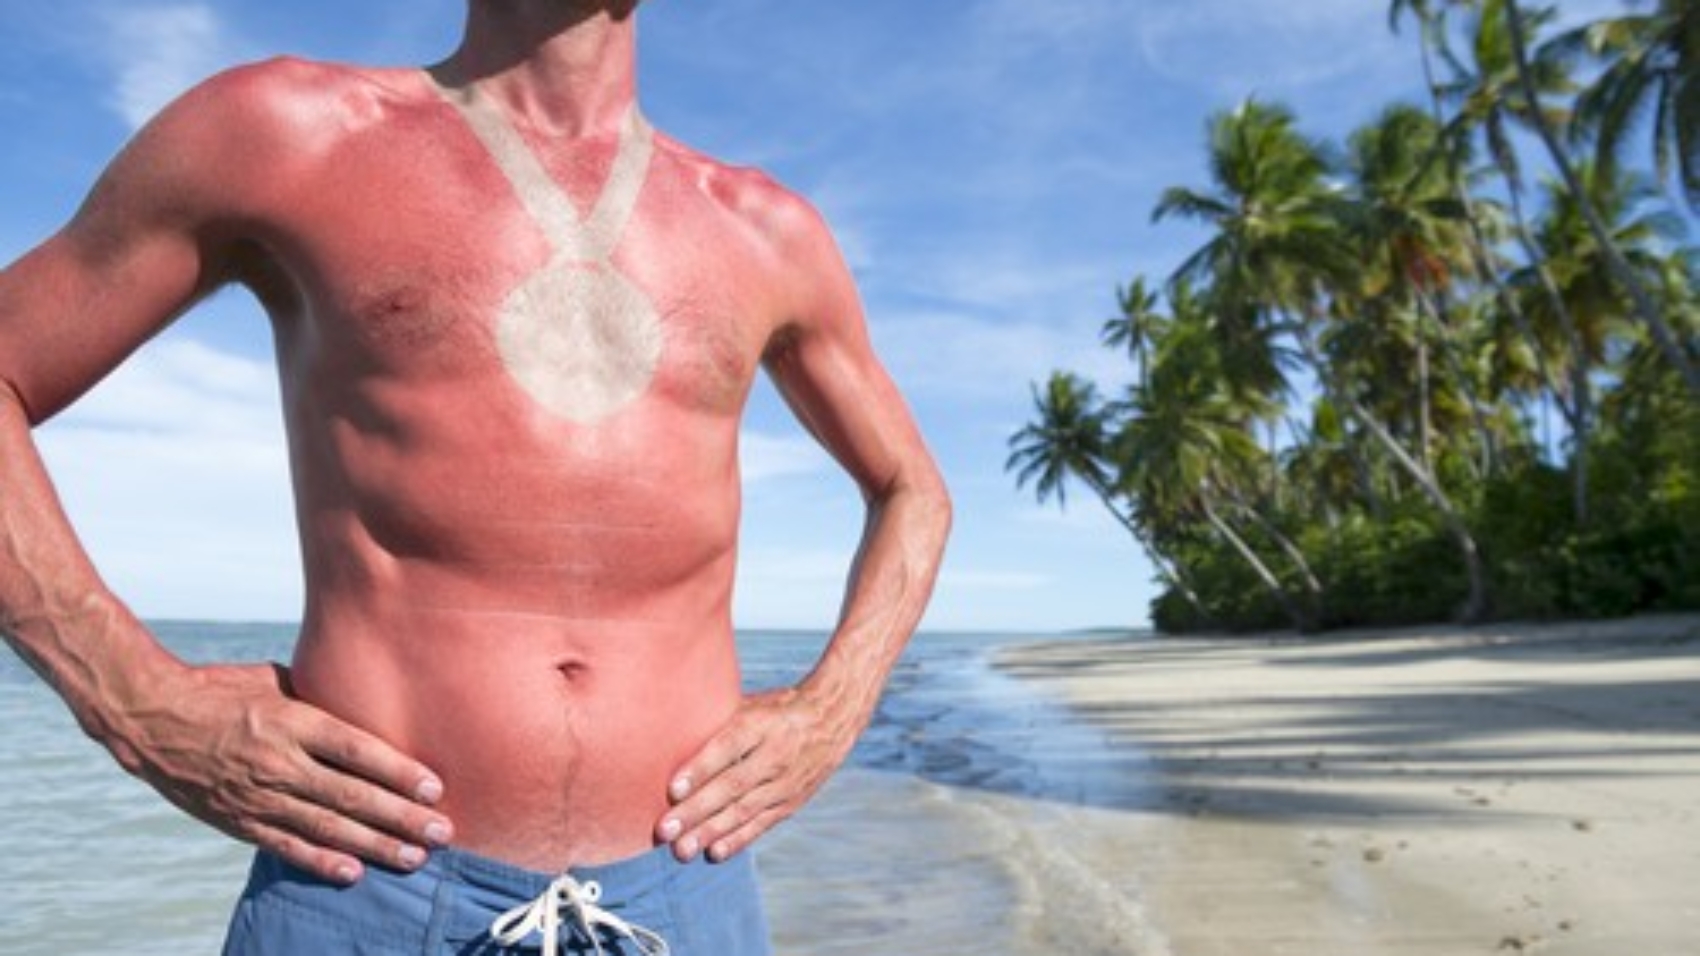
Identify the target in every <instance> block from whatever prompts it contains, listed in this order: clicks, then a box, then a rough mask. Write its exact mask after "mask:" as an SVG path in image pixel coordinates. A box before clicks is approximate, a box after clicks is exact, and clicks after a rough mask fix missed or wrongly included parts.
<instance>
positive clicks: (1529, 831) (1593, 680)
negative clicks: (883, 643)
mask: <svg viewBox="0 0 1700 956" xmlns="http://www.w3.org/2000/svg"><path fill="white" fill-rule="evenodd" d="M999 665H1000V666H1001V667H1002V668H1003V669H1004V670H1005V671H1006V672H1007V673H1009V674H1011V675H1013V676H1015V677H1017V678H1019V679H1022V680H1025V681H1030V682H1032V683H1033V685H1034V686H1037V687H1040V688H1042V689H1044V690H1045V691H1047V692H1049V693H1053V694H1055V695H1057V696H1058V697H1059V698H1060V699H1063V700H1066V701H1068V702H1069V704H1070V705H1071V706H1072V707H1074V708H1076V709H1077V710H1078V712H1079V713H1080V714H1082V715H1084V716H1085V717H1086V718H1088V719H1089V720H1090V721H1091V722H1092V723H1093V724H1095V725H1097V726H1098V727H1100V728H1102V730H1103V731H1104V733H1105V734H1107V735H1108V736H1109V737H1110V739H1111V740H1112V741H1113V742H1114V743H1115V744H1116V745H1118V746H1122V747H1127V748H1138V749H1139V750H1141V751H1143V753H1144V754H1145V755H1146V756H1147V757H1149V759H1150V760H1151V762H1152V767H1153V770H1154V773H1155V779H1156V787H1155V789H1154V791H1153V792H1152V793H1150V794H1149V795H1148V796H1147V798H1146V799H1145V800H1143V801H1137V802H1139V803H1143V805H1142V806H1140V805H1132V803H1131V802H1130V804H1129V805H1127V806H1124V807H1121V808H1119V812H1116V813H1114V814H1113V815H1112V816H1113V819H1110V820H1107V821H1106V820H1102V819H1098V817H1102V816H1103V814H1098V815H1097V816H1093V815H1090V814H1086V815H1083V816H1082V818H1081V819H1080V820H1079V821H1078V824H1079V825H1078V827H1077V828H1076V829H1075V830H1074V831H1073V832H1075V833H1076V841H1077V842H1078V843H1079V844H1081V846H1080V848H1079V849H1080V852H1081V853H1082V854H1084V858H1085V859H1088V860H1089V861H1090V863H1091V865H1092V866H1093V868H1094V869H1097V870H1099V871H1101V872H1103V873H1106V874H1108V873H1114V874H1115V875H1116V883H1118V884H1120V885H1122V886H1125V887H1127V891H1128V893H1129V894H1131V896H1130V898H1134V899H1135V900H1136V902H1137V905H1138V907H1139V909H1140V912H1141V917H1142V919H1141V922H1142V923H1143V924H1144V931H1143V932H1141V934H1140V936H1141V937H1142V938H1141V939H1140V940H1139V942H1138V944H1137V945H1136V946H1131V947H1130V948H1128V949H1126V950H1124V951H1125V952H1129V953H1137V954H1139V956H1164V954H1172V956H1283V954H1295V956H1298V954H1302V956H1380V954H1389V956H1466V954H1503V953H1543V954H1551V956H1630V954H1633V956H1685V954H1687V956H1692V954H1700V616H1670V617H1661V618H1640V619H1634V620H1628V621H1615V622H1598V623H1583V624H1564V625H1550V626H1547V625H1511V626H1501V627H1489V628H1482V629H1476V630H1445V629H1436V628H1429V629H1416V630H1409V631H1383V632H1358V633H1343V634H1335V635H1330V636H1328V637H1325V638H1320V639H1305V640H1298V639H1292V638H1259V639H1247V638H1233V639H1220V640H1207V639H1186V640H1127V639H1122V640H1089V641H1078V642H1075V641H1070V642H1062V643H1059V642H1052V643H1048V644H1042V645H1035V646H1032V647H1021V648H1014V649H1010V650H1007V651H1005V652H1003V653H1002V654H1000V656H999ZM1058 832H1068V831H1058Z"/></svg>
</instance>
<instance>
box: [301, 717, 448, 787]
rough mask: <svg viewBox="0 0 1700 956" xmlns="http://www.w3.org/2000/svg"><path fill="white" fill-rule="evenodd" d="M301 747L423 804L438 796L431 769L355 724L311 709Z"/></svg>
mask: <svg viewBox="0 0 1700 956" xmlns="http://www.w3.org/2000/svg"><path fill="white" fill-rule="evenodd" d="M314 713H315V715H316V717H317V719H316V720H314V721H313V722H312V725H311V726H310V727H309V732H308V734H307V736H306V738H305V740H304V742H303V746H304V747H305V748H306V750H307V752H308V753H309V754H311V755H312V756H313V758H314V759H316V760H318V761H320V762H322V763H325V764H328V765H329V766H332V767H336V768H338V769H341V770H344V771H346V772H348V773H351V774H355V775H357V776H360V777H363V778H365V779H367V780H370V781H371V782H373V783H375V784H378V785H379V786H382V787H384V788H386V789H388V790H389V791H391V792H392V793H397V794H401V795H402V796H405V797H407V798H408V799H410V800H412V801H414V802H416V803H418V804H421V805H423V806H432V805H434V804H436V802H437V801H438V800H440V799H442V796H443V782H442V779H441V778H439V777H438V776H437V775H436V774H435V773H433V772H432V771H431V768H429V767H427V766H425V765H424V764H422V763H420V762H419V761H417V760H414V759H413V758H412V757H409V756H407V755H406V754H404V753H402V752H401V751H399V750H397V749H395V748H394V747H392V746H390V745H389V744H388V743H385V742H384V741H383V740H382V739H380V738H378V737H376V736H374V735H372V734H369V733H367V732H365V731H363V730H361V729H359V728H358V727H355V726H353V725H351V724H347V723H344V722H342V721H340V720H337V719H336V718H335V717H332V716H330V715H328V714H324V713H321V712H316V711H315V712H314Z"/></svg>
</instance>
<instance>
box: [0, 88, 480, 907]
mask: <svg viewBox="0 0 1700 956" xmlns="http://www.w3.org/2000/svg"><path fill="white" fill-rule="evenodd" d="M267 69H268V68H266V67H261V68H252V69H250V70H245V71H237V72H236V73H233V74H229V75H226V76H225V77H221V78H219V79H217V80H214V81H212V82H211V83H209V84H207V85H205V86H203V87H202V88H201V89H199V90H197V91H195V92H194V93H191V94H190V95H189V96H188V97H186V98H185V99H184V100H183V101H180V102H179V103H177V104H175V105H173V106H172V107H170V108H168V109H167V110H166V111H165V113H163V114H162V115H161V117H160V118H159V119H158V120H156V121H155V122H154V123H153V124H150V126H149V127H148V128H147V129H145V130H144V131H143V132H142V133H141V134H139V135H138V137H137V139H136V140H135V142H133V143H132V144H131V145H130V146H129V147H128V148H127V149H126V150H125V151H124V152H123V153H122V154H121V155H120V156H119V157H118V159H117V160H115V161H114V163H113V165H112V167H111V168H110V169H109V170H108V171H107V173H106V174H105V175H104V176H103V177H102V179H101V181H100V183H99V184H98V185H97V186H96V188H95V190H94V191H93V193H92V194H91V195H90V197H89V199H88V201H87V202H86V203H85V204H84V206H83V208H82V209H81V210H79V211H78V213H77V215H76V217H75V218H74V219H73V220H72V222H71V223H70V224H69V225H68V226H66V228H65V229H64V230H63V231H62V232H60V233H59V234H58V235H56V236H54V237H53V238H51V239H50V240H48V241H47V242H46V243H44V244H43V245H42V246H40V247H39V248H37V249H36V250H34V251H33V252H31V253H30V254H28V255H26V256H25V257H24V258H22V259H20V260H19V261H18V262H16V263H14V264H13V265H11V266H10V267H8V268H6V269H5V270H3V271H0V635H3V636H4V637H5V639H6V642H7V643H8V644H9V645H10V646H11V647H12V648H13V649H14V650H15V651H16V652H17V653H18V654H19V655H20V656H21V657H22V658H23V659H24V660H25V661H27V662H28V663H29V665H30V666H31V667H32V668H33V669H34V670H35V671H36V672H37V673H38V674H40V675H41V676H42V677H43V679H45V680H46V681H47V682H48V683H49V684H50V685H52V686H53V688H54V689H55V690H56V691H58V693H59V694H60V696H61V697H62V698H63V699H64V700H65V702H66V704H67V706H69V707H70V709H71V711H72V713H73V714H74V715H75V716H76V719H77V721H78V723H79V724H80V725H81V726H82V728H83V729H84V730H85V731H86V732H87V733H88V734H89V735H90V736H91V737H93V738H94V739H96V740H97V741H99V742H100V743H102V744H103V745H105V746H106V747H107V748H108V749H109V750H110V751H111V752H112V754H113V755H114V757H115V758H116V759H117V760H118V761H119V762H120V763H121V764H122V765H123V766H124V767H125V768H126V769H127V770H129V771H130V772H132V773H134V774H136V775H138V776H140V777H142V778H143V779H145V780H146V781H147V782H149V783H150V784H152V785H153V786H154V787H155V788H156V789H157V790H159V792H160V793H161V794H163V795H164V796H165V797H167V798H168V799H169V800H171V801H172V802H173V803H175V804H176V805H178V806H179V807H180V808H182V809H184V810H186V811H187V812H189V813H191V814H192V815H194V816H195V817H197V818H199V819H201V820H203V821H205V822H207V823H209V824H212V825H213V826H216V827H218V828H219V829H221V830H223V831H225V832H226V833H229V834H231V835H233V836H236V837H238V838H241V839H244V840H247V841H249V842H253V843H255V844H258V845H260V846H263V847H265V848H267V849H270V850H272V851H274V852H277V853H278V854H279V855H281V856H283V857H284V858H285V859H287V860H288V861H290V862H291V863H293V864H295V865H297V866H300V867H302V868H304V869H306V870H309V871H311V872H313V873H316V874H318V875H319V876H321V877H324V878H326V879H332V880H339V881H344V882H349V881H352V880H354V879H358V878H359V876H360V873H361V864H360V860H361V859H365V860H372V861H375V862H379V863H382V864H384V865H387V866H395V867H400V868H403V869H411V868H413V867H414V866H416V865H417V864H418V862H420V861H422V859H423V851H424V849H425V848H426V847H428V846H431V845H434V844H438V843H442V842H446V841H447V840H448V839H449V836H450V833H449V829H448V827H449V824H448V821H447V820H445V819H443V818H442V817H441V816H440V815H439V814H437V813H435V812H434V811H432V810H431V809H430V805H431V804H432V803H434V802H435V801H436V800H437V799H438V797H439V796H440V794H441V784H440V782H438V781H437V779H436V777H435V776H434V775H433V774H432V773H431V772H430V771H429V770H428V769H427V768H425V767H424V766H422V765H420V764H419V763H418V762H417V761H414V760H412V759H411V758H409V757H407V756H405V755H403V754H401V753H399V752H396V751H395V750H394V749H393V748H391V747H389V746H388V745H387V744H385V743H384V742H382V741H380V740H378V739H377V738H375V737H372V736H370V735H368V734H365V733H364V732H362V731H360V730H359V729H358V728H354V727H351V726H349V725H347V724H344V723H342V722H340V721H338V720H336V719H334V718H332V717H331V716H330V715H328V714H325V713H324V712H322V711H320V710H318V709H316V708H313V707H310V706H308V705H306V704H304V703H302V702H300V701H298V700H296V699H294V698H293V696H292V694H291V693H290V688H289V684H288V677H287V673H286V672H285V671H283V670H282V669H281V668H275V667H270V666H255V667H222V666H221V667H190V666H187V665H185V664H184V663H182V662H181V661H179V660H178V659H177V658H175V657H174V656H173V655H171V654H170V653H169V652H168V651H167V650H166V649H165V648H163V647H162V646H161V645H160V644H159V642H158V641H157V640H156V639H155V638H154V637H153V636H152V635H151V634H150V633H149V632H148V630H147V629H146V627H145V626H143V624H142V623H141V622H140V621H139V620H137V619H136V617H135V616H134V615H133V614H132V613H131V612H130V611H129V610H128V608H127V607H126V606H125V605H124V603H123V602H122V601H120V600H119V599H118V598H117V597H116V596H115V595H113V594H112V592H111V591H110V590H109V589H108V588H107V587H106V585H105V584H104V583H103V582H102V580H101V578H100V576H99V574H98V572H97V571H96V570H95V568H94V566H93V564H92V562H91V561H90V559H89V557H88V555H87V554H86V553H85V551H84V549H83V548H82V546H81V545H80V543H79V542H78V540H77V538H76V535H75V533H74V532H73V530H72V528H71V525H70V523H69V521H68V520H67V518H66V516H65V513H64V511H63V509H62V507H61V506H60V503H59V500H58V497H57V495H56V493H55V491H54V489H53V486H52V483H51V481H50V479H49V477H48V475H47V472H46V469H45V467H44V466H43V464H42V460H41V457H40V454H39V452H38V451H37V449H36V446H35V444H34V441H33V438H32V435H31V429H32V428H33V427H34V426H35V425H37V424H40V423H41V422H42V421H44V420H46V419H47V418H49V417H51V416H52V415H53V414H55V413H57V412H58V411H59V410H60V409H62V408H64V407H65V406H66V405H68V404H69V403H71V402H72V401H74V400H75V399H76V398H77V397H78V396H80V395H81V394H82V393H83V392H84V391H86V390H87V389H88V388H89V387H91V386H92V385H93V384H94V383H95V382H96V381H98V380H99V379H100V378H101V377H103V376H104V375H105V374H106V373H107V372H109V371H110V370H111V369H112V368H113V367H114V366H116V365H117V364H118V363H119V362H120V361H122V360H123V358H124V357H125V356H127V355H128V354H129V353H130V352H132V351H133V350H134V349H136V348H137V347H139V346H140V345H141V343H143V342H144V341H146V340H147V339H148V338H149V337H150V336H152V335H153V334H154V333H156V332H157V331H158V330H159V329H161V328H162V327H163V326H164V325H166V324H167V323H169V322H170V321H171V320H172V319H173V318H175V317H176V316H177V315H178V314H179V313H181V312H182V311H183V310H184V309H186V308H188V307H189V306H190V305H191V304H192V303H193V302H195V301H196V300H197V299H198V298H200V297H201V296H203V295H205V294H206V293H207V292H209V291H211V290H212V289H213V288H215V287H217V286H218V285H220V284H222V283H223V282H225V281H227V280H228V279H230V278H231V277H232V275H233V274H234V270H235V261H236V256H237V254H238V251H239V250H240V249H241V248H242V245H241V241H240V238H239V235H238V230H237V229H236V228H235V227H233V226H232V225H231V224H232V223H236V222H239V221H241V219H242V213H243V210H242V209H241V203H242V202H243V201H244V198H245V197H246V195H247V193H245V192H244V186H245V184H244V182H243V181H242V177H243V175H245V173H244V172H243V168H244V166H245V165H247V164H244V163H243V162H240V161H238V160H239V157H235V156H231V155H229V154H230V153H232V152H233V151H239V152H242V153H244V154H252V152H253V151H255V150H256V140H259V141H261V142H260V148H261V149H262V154H263V147H264V146H266V145H270V146H272V147H274V148H277V149H279V150H286V149H287V148H288V144H287V142H285V141H283V140H282V139H281V138H280V140H279V141H278V142H275V143H271V144H265V143H264V142H263V140H264V139H265V138H266V137H267V136H268V135H270V134H278V133H280V130H279V128H278V127H279V126H280V125H281V122H282V121H278V122H270V123H268V121H267V120H266V119H264V117H265V116H266V115H267V113H268V110H267V109H265V106H266V105H268V104H266V103H265V102H263V101H262V102H255V99H256V97H263V96H265V95H266V92H267V91H266V89H265V86H266V84H268V83H275V82H276V81H275V80H273V79H269V78H268V75H267V73H266V70H267ZM284 69H287V67H284ZM256 117H258V118H256ZM237 124H242V125H237ZM254 127H258V128H257V129H256V128H254ZM244 134H249V135H244Z"/></svg>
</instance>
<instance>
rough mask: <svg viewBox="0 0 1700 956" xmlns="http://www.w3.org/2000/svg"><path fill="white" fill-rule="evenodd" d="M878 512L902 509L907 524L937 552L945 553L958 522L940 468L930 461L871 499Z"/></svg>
mask: <svg viewBox="0 0 1700 956" xmlns="http://www.w3.org/2000/svg"><path fill="white" fill-rule="evenodd" d="M870 499H871V500H870V503H871V505H872V507H873V510H874V511H875V512H884V511H886V510H888V508H892V507H894V506H895V507H899V508H900V510H901V512H902V514H903V521H904V523H905V524H907V525H909V526H911V527H913V528H915V529H916V532H917V535H918V536H919V537H921V538H923V539H925V540H926V541H927V542H928V544H929V545H930V546H931V547H932V548H933V549H934V550H937V551H943V549H944V545H945V542H946V541H947V540H948V539H949V537H950V529H951V525H952V523H953V522H954V521H955V507H956V506H955V504H954V503H953V502H952V500H951V495H950V488H949V487H948V486H947V485H946V484H945V481H944V476H943V475H942V474H940V473H939V470H938V466H937V465H935V464H934V463H933V462H932V461H930V460H928V461H926V462H924V463H923V464H922V466H921V467H917V468H914V469H912V470H911V472H910V473H908V474H903V475H900V476H898V477H897V478H895V479H893V480H892V481H890V482H888V483H886V484H885V485H884V486H883V487H881V488H880V489H879V490H878V491H877V492H876V493H875V494H873V495H871V496H870Z"/></svg>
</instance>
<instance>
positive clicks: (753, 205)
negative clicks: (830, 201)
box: [663, 137, 829, 247]
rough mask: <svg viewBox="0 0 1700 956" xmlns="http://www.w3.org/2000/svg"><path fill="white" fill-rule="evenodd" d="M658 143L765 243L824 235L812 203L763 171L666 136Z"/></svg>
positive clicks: (800, 240)
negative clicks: (724, 158) (709, 153)
mask: <svg viewBox="0 0 1700 956" xmlns="http://www.w3.org/2000/svg"><path fill="white" fill-rule="evenodd" d="M663 143H664V146H665V148H666V149H667V151H668V153H669V155H670V156H672V158H673V159H674V161H675V162H677V163H679V164H680V165H681V166H682V167H683V168H684V169H685V170H686V173H687V175H688V176H689V178H690V179H691V180H692V181H694V182H695V183H696V184H697V186H698V188H699V189H701V190H702V192H703V193H704V194H705V195H706V196H707V197H708V198H709V199H710V200H711V201H712V202H713V203H714V204H715V205H716V206H717V207H719V208H720V209H721V210H722V212H723V213H725V214H726V215H727V216H728V217H729V218H730V219H732V220H733V221H734V222H736V223H737V224H738V226H739V227H740V228H741V229H743V230H746V231H748V232H750V233H751V234H753V235H754V236H756V237H758V238H759V239H761V240H762V241H764V242H765V243H767V244H769V245H772V246H779V247H792V246H795V245H796V244H798V243H813V242H819V241H820V240H822V239H826V238H829V230H828V227H827V225H826V222H825V220H824V219H823V218H822V217H821V214H820V212H819V211H818V210H816V209H815V207H814V205H813V204H811V203H810V202H809V200H808V199H806V198H804V197H803V195H802V194H801V193H799V192H797V191H796V190H794V189H792V188H790V187H789V186H787V185H785V184H784V183H782V182H781V181H780V180H779V179H778V178H777V177H775V176H774V175H772V174H771V173H769V172H768V171H766V170H764V169H760V168H758V167H755V166H746V165H738V164H735V163H729V162H726V161H723V160H720V159H717V158H715V157H713V156H710V155H708V154H706V153H704V152H701V151H699V150H697V149H694V148H692V147H690V146H686V145H684V144H682V143H680V142H678V141H677V140H675V139H672V138H671V137H664V138H663Z"/></svg>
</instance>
